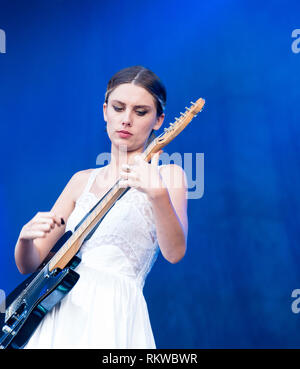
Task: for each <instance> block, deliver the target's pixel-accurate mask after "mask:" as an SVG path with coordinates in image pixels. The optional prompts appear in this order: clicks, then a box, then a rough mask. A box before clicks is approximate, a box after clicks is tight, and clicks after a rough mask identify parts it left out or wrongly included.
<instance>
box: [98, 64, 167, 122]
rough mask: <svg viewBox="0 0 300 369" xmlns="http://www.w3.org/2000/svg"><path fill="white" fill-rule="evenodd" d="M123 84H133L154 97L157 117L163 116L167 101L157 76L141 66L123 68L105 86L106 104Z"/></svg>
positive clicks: (164, 90) (165, 93)
mask: <svg viewBox="0 0 300 369" xmlns="http://www.w3.org/2000/svg"><path fill="white" fill-rule="evenodd" d="M123 83H133V84H135V85H138V86H141V87H143V88H145V89H146V90H147V91H148V92H149V93H150V94H151V95H152V96H153V97H154V100H155V103H156V112H157V117H159V116H160V115H161V114H163V112H164V109H165V106H166V100H167V92H166V88H165V86H164V85H163V83H162V82H161V81H160V79H159V78H158V76H157V75H156V74H155V73H153V72H152V71H151V70H150V69H147V68H145V67H143V66H141V65H135V66H133V67H128V68H124V69H122V70H120V71H119V72H117V73H116V74H114V75H113V76H112V78H111V79H110V80H109V82H108V85H107V89H106V93H105V102H106V103H107V102H108V98H109V95H110V93H111V92H112V91H113V90H114V89H115V88H116V87H118V86H119V85H121V84H123Z"/></svg>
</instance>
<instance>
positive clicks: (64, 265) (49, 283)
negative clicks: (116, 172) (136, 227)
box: [0, 98, 205, 349]
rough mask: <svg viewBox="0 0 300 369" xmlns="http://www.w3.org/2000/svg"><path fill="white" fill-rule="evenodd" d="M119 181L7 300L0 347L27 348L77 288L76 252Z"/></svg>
mask: <svg viewBox="0 0 300 369" xmlns="http://www.w3.org/2000/svg"><path fill="white" fill-rule="evenodd" d="M204 104H205V100H204V99H202V98H200V99H198V100H197V101H196V102H195V103H193V102H192V103H191V106H190V108H186V111H185V113H180V117H179V118H175V122H174V123H171V124H170V126H169V127H168V128H165V129H164V132H163V133H162V134H161V135H160V136H158V137H156V138H154V139H152V141H151V142H150V143H149V144H148V146H147V148H146V150H145V151H144V152H143V154H142V155H143V159H144V160H145V161H147V162H149V161H150V160H151V157H152V156H153V154H155V153H156V152H158V151H159V150H161V149H162V148H163V147H165V146H166V145H167V144H168V143H169V142H170V141H172V140H173V139H174V138H175V137H176V136H177V135H178V134H179V133H180V132H181V131H182V130H183V129H184V128H185V127H186V126H187V125H188V123H189V122H190V121H191V120H192V119H193V118H194V117H195V116H196V115H197V114H198V113H199V112H200V111H201V110H202V108H203V106H204ZM119 181H120V179H118V181H117V182H116V183H115V184H114V185H113V187H111V189H110V190H109V191H108V192H107V193H106V194H105V195H104V196H103V197H102V198H101V199H100V200H99V201H98V202H97V203H96V204H95V206H94V207H93V208H92V209H91V210H90V211H89V212H88V213H87V214H86V215H85V216H84V218H83V219H82V220H81V221H80V223H79V224H78V225H77V226H76V228H75V229H74V232H72V231H67V232H66V233H65V234H64V235H63V236H62V237H61V238H60V239H59V240H58V242H57V243H56V244H55V245H54V247H53V248H52V250H51V251H55V253H53V256H52V257H51V258H50V260H49V261H45V262H44V263H43V264H42V265H41V267H40V268H39V270H38V271H36V272H35V273H33V274H31V275H30V276H29V277H28V278H27V279H26V280H25V281H24V282H22V283H21V284H20V285H19V286H18V287H17V288H16V289H15V290H13V291H12V292H11V293H10V294H9V296H8V297H7V299H6V311H5V314H4V315H5V316H4V317H3V319H2V322H0V323H1V324H0V325H1V333H0V334H1V336H0V348H2V349H6V348H11V349H20V348H23V347H24V346H25V345H26V343H27V342H28V340H29V339H30V337H31V336H32V334H33V333H34V331H35V330H36V328H37V327H38V325H39V323H40V322H41V321H42V319H43V318H44V317H45V315H46V314H47V313H48V312H49V311H50V310H51V309H52V308H53V307H54V306H55V305H56V304H57V303H58V302H59V301H61V300H62V299H63V298H64V296H65V295H66V294H67V293H68V292H69V291H70V290H71V289H72V288H73V287H74V285H75V284H76V282H77V281H78V279H79V277H80V276H79V274H78V273H76V271H75V269H76V267H77V265H78V264H79V263H80V258H79V257H78V256H77V255H76V254H77V252H78V251H79V249H80V247H81V245H82V244H83V242H84V241H86V240H87V239H88V238H89V237H90V236H91V234H92V233H93V232H94V231H95V229H96V228H97V227H98V225H99V224H100V223H101V221H102V219H103V218H104V216H105V215H106V214H107V213H108V211H109V210H110V209H111V207H112V206H113V205H114V204H115V202H116V201H117V200H118V199H120V198H121V196H123V195H124V194H125V193H126V192H127V191H128V190H129V189H130V187H127V188H122V187H120V186H119Z"/></svg>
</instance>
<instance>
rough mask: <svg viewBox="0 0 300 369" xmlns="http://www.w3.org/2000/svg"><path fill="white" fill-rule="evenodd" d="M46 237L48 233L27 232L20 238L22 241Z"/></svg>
mask: <svg viewBox="0 0 300 369" xmlns="http://www.w3.org/2000/svg"><path fill="white" fill-rule="evenodd" d="M45 236H46V232H43V231H25V232H23V233H22V235H21V236H20V239H23V240H34V239H35V238H39V237H45Z"/></svg>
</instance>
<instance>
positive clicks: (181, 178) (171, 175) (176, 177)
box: [159, 164, 188, 191]
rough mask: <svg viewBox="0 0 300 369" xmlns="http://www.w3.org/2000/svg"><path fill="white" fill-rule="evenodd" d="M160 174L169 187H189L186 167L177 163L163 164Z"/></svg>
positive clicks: (182, 188) (184, 189)
mask: <svg viewBox="0 0 300 369" xmlns="http://www.w3.org/2000/svg"><path fill="white" fill-rule="evenodd" d="M159 168H160V174H161V176H162V178H163V180H164V182H165V184H166V186H167V187H168V188H169V189H181V190H183V191H186V189H187V186H188V184H187V176H186V173H185V171H184V169H183V168H182V167H181V166H180V165H177V164H166V165H161V166H160V167H159Z"/></svg>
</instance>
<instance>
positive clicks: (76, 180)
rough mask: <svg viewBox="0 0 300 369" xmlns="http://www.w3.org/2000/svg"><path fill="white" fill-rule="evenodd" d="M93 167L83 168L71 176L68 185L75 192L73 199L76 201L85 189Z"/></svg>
mask: <svg viewBox="0 0 300 369" xmlns="http://www.w3.org/2000/svg"><path fill="white" fill-rule="evenodd" d="M92 171H93V168H91V169H83V170H80V171H78V172H76V173H74V174H73V176H72V177H71V179H70V181H69V183H68V187H69V189H70V191H71V192H72V194H73V201H74V202H76V200H77V199H78V197H79V196H80V194H81V193H82V191H83V190H84V187H85V185H86V184H87V181H88V179H89V176H90V174H91V172H92Z"/></svg>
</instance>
